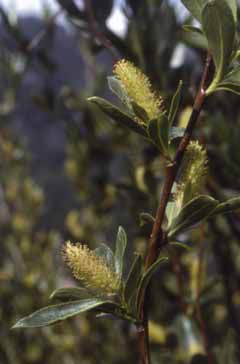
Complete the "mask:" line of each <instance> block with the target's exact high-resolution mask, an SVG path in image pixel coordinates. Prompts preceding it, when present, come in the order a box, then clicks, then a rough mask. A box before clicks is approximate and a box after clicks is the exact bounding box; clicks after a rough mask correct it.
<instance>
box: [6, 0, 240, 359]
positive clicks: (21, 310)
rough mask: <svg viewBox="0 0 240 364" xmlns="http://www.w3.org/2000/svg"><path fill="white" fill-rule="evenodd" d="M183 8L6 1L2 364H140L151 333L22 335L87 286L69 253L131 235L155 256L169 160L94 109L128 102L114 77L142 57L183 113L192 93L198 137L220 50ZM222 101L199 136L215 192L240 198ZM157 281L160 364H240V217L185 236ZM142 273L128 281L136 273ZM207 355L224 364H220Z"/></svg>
mask: <svg viewBox="0 0 240 364" xmlns="http://www.w3.org/2000/svg"><path fill="white" fill-rule="evenodd" d="M192 21H193V19H191V17H190V16H189V13H188V12H187V11H186V9H185V8H184V7H183V6H182V5H181V3H180V1H177V0H172V1H167V0H165V1H161V0H138V1H137V0H126V1H123V0H122V1H120V0H116V1H112V0H104V1H97V0H92V1H88V0H85V1H81V0H42V1H41V0H37V1H31V0H28V1H27V0H24V1H20V0H19V1H17V0H15V1H12V0H0V244H1V245H0V249H1V250H0V318H1V325H0V363H1V364H40V363H41V364H42V363H46V364H55V363H59V364H60V363H61V364H75V363H82V364H93V363H98V364H100V363H102V364H106V363H108V364H123V363H137V352H136V333H135V329H134V327H132V326H129V325H128V324H126V323H124V322H121V321H112V320H106V319H102V318H97V319H96V318H95V317H93V315H92V314H87V315H83V316H80V317H77V318H74V319H70V320H68V321H65V322H64V323H60V324H57V325H56V326H53V327H47V328H43V329H34V330H32V329H30V330H24V331H11V330H10V328H11V326H12V325H13V324H14V323H15V322H16V320H17V319H18V318H20V317H22V316H26V315H27V314H29V313H31V312H32V311H34V310H36V309H38V308H40V307H43V306H46V305H47V304H49V303H50V301H49V295H50V294H51V292H52V291H53V290H54V289H55V288H59V287H66V286H73V285H75V284H77V282H75V281H74V279H73V278H72V276H71V274H70V272H69V271H68V270H67V269H66V268H65V267H64V264H63V262H62V259H61V246H62V244H63V242H64V241H65V240H69V239H70V240H71V241H73V242H76V241H79V242H84V243H87V244H88V245H89V246H90V247H91V248H95V247H96V246H97V245H98V244H99V243H101V242H105V243H107V244H109V245H110V246H113V245H114V241H115V235H116V232H117V227H118V225H122V226H124V228H125V229H126V231H127V233H128V241H129V243H128V251H127V256H128V259H127V260H128V261H127V265H130V263H131V261H132V259H133V253H134V252H135V251H138V252H141V253H142V254H144V252H145V248H146V242H147V239H148V236H149V233H150V228H149V226H147V225H146V226H140V220H139V215H140V213H141V212H150V213H152V214H154V213H155V210H156V207H157V204H158V200H159V195H160V190H161V183H162V180H163V178H164V176H163V172H162V171H163V168H162V167H163V163H162V160H161V159H160V157H159V155H158V152H157V150H155V149H154V147H152V146H150V145H148V144H147V143H145V142H144V141H143V140H142V139H139V137H138V136H135V135H132V134H130V133H129V131H128V130H124V129H121V128H119V127H118V126H117V125H116V124H114V123H113V122H112V121H111V120H109V119H107V118H106V117H105V116H104V115H103V114H102V113H101V112H100V111H99V110H97V109H96V108H94V107H93V106H92V105H90V104H89V103H87V101H86V98H87V97H89V96H92V95H101V96H104V97H106V98H107V99H112V100H113V101H114V102H116V100H115V98H114V97H113V96H112V95H111V94H110V92H109V91H108V88H107V79H106V77H107V75H110V74H111V73H112V67H113V65H114V63H115V62H116V60H118V59H121V58H126V59H129V60H131V61H132V62H134V63H135V64H136V65H137V66H139V67H140V68H141V69H142V70H143V71H144V72H145V73H146V74H147V75H148V76H149V77H150V79H151V82H152V84H153V87H154V88H155V89H156V90H159V92H160V94H161V95H162V97H163V98H164V100H165V104H166V106H168V105H169V102H170V100H171V97H172V95H173V93H174V91H175V90H176V88H177V85H178V82H179V80H180V79H181V80H183V94H182V101H181V109H180V112H179V114H178V117H177V123H178V126H181V127H184V126H185V125H186V122H187V120H188V116H189V114H190V112H191V105H192V102H193V98H194V95H195V93H196V89H197V85H198V82H199V79H200V77H201V71H202V67H203V62H204V59H205V55H206V49H205V48H206V44H205V42H204V40H203V39H202V37H201V36H199V35H198V34H197V33H196V34H195V36H192V34H190V33H187V32H186V31H184V30H183V28H182V24H183V22H184V23H187V24H192ZM239 105H240V104H239V98H238V97H237V96H234V95H231V94H226V93H218V94H216V95H214V97H212V98H211V99H210V100H209V101H208V102H207V104H206V107H205V109H204V112H203V113H202V116H201V120H200V122H199V124H198V128H197V131H196V133H195V135H194V137H195V138H198V139H199V140H200V141H201V142H202V143H203V144H204V145H205V146H206V148H207V151H208V156H209V175H208V181H207V186H206V190H207V191H206V192H207V193H210V194H211V195H212V196H213V197H215V198H218V199H220V200H224V199H225V198H227V197H231V196H236V195H239V191H240V149H239V140H240V106H239ZM182 240H183V241H185V242H187V244H188V245H189V247H190V249H189V250H187V251H186V250H183V249H182V248H177V247H176V249H175V250H173V251H172V252H171V253H172V257H173V259H172V263H171V264H169V265H168V266H165V267H163V268H162V269H161V271H160V272H159V274H158V275H157V276H156V277H155V279H154V282H153V286H152V290H151V295H150V296H149V297H148V300H149V305H150V312H151V313H150V320H151V321H150V340H151V350H152V353H153V364H157V363H168V364H170V363H209V364H213V363H215V362H216V363H220V364H223V363H224V364H225V363H229V364H233V363H234V364H236V363H240V353H239V342H240V224H239V213H234V214H231V215H226V216H221V217H217V218H214V219H212V220H210V222H209V223H208V224H205V225H204V226H201V227H200V228H199V229H198V230H195V231H194V233H192V232H191V233H189V234H187V235H184V236H183V237H182ZM126 268H127V267H126ZM206 353H208V354H209V353H210V354H209V355H210V357H211V356H212V358H213V361H212V363H210V362H209V355H208V359H207V356H206Z"/></svg>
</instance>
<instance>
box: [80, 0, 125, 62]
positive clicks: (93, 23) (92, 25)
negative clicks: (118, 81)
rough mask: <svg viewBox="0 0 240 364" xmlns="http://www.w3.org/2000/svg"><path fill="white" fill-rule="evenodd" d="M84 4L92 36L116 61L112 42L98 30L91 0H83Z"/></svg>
mask: <svg viewBox="0 0 240 364" xmlns="http://www.w3.org/2000/svg"><path fill="white" fill-rule="evenodd" d="M84 5H85V11H86V14H87V17H88V21H89V27H90V30H91V32H92V36H93V38H95V39H97V40H98V41H99V43H100V44H102V45H103V46H104V47H105V48H106V49H108V50H109V52H110V53H111V55H112V57H113V58H114V60H115V61H117V60H118V55H117V53H116V52H115V50H114V48H113V45H112V43H111V42H110V40H109V39H108V38H107V37H106V36H105V34H104V33H103V32H101V31H100V30H99V26H98V23H97V20H96V18H95V15H94V11H93V8H92V2H91V0H84Z"/></svg>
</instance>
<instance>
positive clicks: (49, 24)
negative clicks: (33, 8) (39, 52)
mask: <svg viewBox="0 0 240 364" xmlns="http://www.w3.org/2000/svg"><path fill="white" fill-rule="evenodd" d="M63 11H64V9H62V8H61V9H59V10H58V11H57V12H56V13H55V14H53V15H52V16H51V17H50V18H49V19H48V20H47V22H46V24H45V26H44V27H43V29H41V30H40V31H39V32H38V33H37V34H36V35H35V36H34V37H33V39H32V40H31V41H30V42H29V44H28V45H27V46H26V51H28V52H31V51H32V50H33V49H34V48H36V47H37V46H38V45H39V43H40V42H41V40H42V39H43V38H44V37H45V36H46V35H47V32H48V30H49V29H50V28H51V27H52V25H53V24H54V22H55V20H56V19H57V18H58V17H59V15H61V14H62V13H63Z"/></svg>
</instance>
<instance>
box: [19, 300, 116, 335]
mask: <svg viewBox="0 0 240 364" xmlns="http://www.w3.org/2000/svg"><path fill="white" fill-rule="evenodd" d="M111 305H113V303H112V302H110V301H103V300H100V299H97V298H91V299H85V300H80V301H73V302H67V303H60V304H58V305H53V306H48V307H44V308H42V309H40V310H38V311H36V312H34V313H32V314H31V315H29V316H26V317H24V318H22V319H21V320H19V321H18V322H17V323H16V324H15V325H14V326H13V328H14V329H16V328H23V327H29V328H31V327H42V326H47V325H51V324H54V323H56V322H58V321H62V320H66V319H67V318H69V317H72V316H76V315H78V314H80V313H82V312H86V311H90V310H93V309H103V310H104V306H105V307H107V306H111Z"/></svg>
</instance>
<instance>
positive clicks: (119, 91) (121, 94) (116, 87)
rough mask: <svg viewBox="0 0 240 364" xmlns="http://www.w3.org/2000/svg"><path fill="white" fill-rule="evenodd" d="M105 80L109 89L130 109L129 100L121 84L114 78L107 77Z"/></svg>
mask: <svg viewBox="0 0 240 364" xmlns="http://www.w3.org/2000/svg"><path fill="white" fill-rule="evenodd" d="M107 80H108V87H109V89H110V90H111V91H112V92H113V93H114V94H115V95H116V96H117V97H118V98H119V99H120V100H121V101H122V103H123V104H125V105H126V106H127V107H128V108H129V109H130V100H129V97H128V95H127V93H126V91H125V88H124V86H123V85H122V82H121V81H120V80H119V79H118V78H117V77H114V76H109V77H108V78H107Z"/></svg>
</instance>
